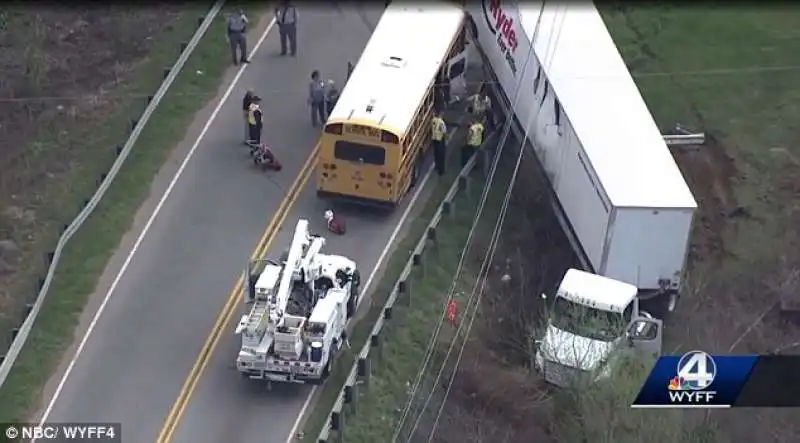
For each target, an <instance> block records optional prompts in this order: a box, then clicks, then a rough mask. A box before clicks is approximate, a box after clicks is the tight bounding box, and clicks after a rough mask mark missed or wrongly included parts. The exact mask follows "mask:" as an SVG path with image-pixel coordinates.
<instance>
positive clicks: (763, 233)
mask: <svg viewBox="0 0 800 443" xmlns="http://www.w3.org/2000/svg"><path fill="white" fill-rule="evenodd" d="M601 9H602V10H603V15H604V18H605V20H606V24H607V26H608V28H609V31H610V32H611V34H612V36H613V37H614V40H615V42H616V43H617V45H618V46H619V48H620V52H621V53H622V54H623V58H624V59H625V60H626V62H627V63H628V65H629V67H630V68H631V71H632V73H633V74H634V77H635V80H636V83H637V85H638V86H639V89H640V90H641V91H642V94H643V96H644V99H645V101H646V102H647V105H648V107H649V108H650V110H651V112H652V113H653V116H654V117H655V119H656V121H657V122H658V123H659V125H660V126H661V127H662V128H667V127H671V126H672V125H674V124H675V123H676V122H680V123H683V124H686V125H689V126H692V127H694V128H697V129H699V130H704V131H706V132H707V133H711V134H713V135H714V136H715V137H716V138H717V139H718V141H719V142H720V143H721V145H722V146H723V148H724V150H725V153H726V154H727V155H728V156H730V157H731V158H732V159H733V160H734V162H735V166H736V169H737V170H738V171H739V174H740V177H738V178H737V179H736V180H735V181H734V183H733V188H734V192H735V196H736V199H737V201H738V204H739V205H741V206H744V207H746V208H747V209H748V211H749V212H750V213H751V214H770V216H767V217H754V218H752V219H743V220H741V221H739V222H737V223H736V224H735V226H736V227H738V228H739V229H735V230H734V229H728V230H727V231H726V238H725V240H726V246H727V247H729V248H730V250H731V252H732V253H733V254H735V255H737V256H738V257H740V258H741V259H743V260H745V261H751V262H758V261H760V260H762V259H763V258H764V257H771V256H774V253H775V250H776V249H775V248H778V249H777V250H780V248H781V247H782V246H784V245H783V244H782V240H781V239H782V238H783V235H781V234H782V229H783V227H784V226H783V220H782V216H783V215H786V212H787V209H792V205H784V204H783V203H784V201H785V198H786V197H787V193H786V192H785V191H782V190H781V189H780V187H781V183H782V182H783V181H784V180H786V179H787V175H788V174H790V172H789V170H790V169H793V170H795V171H796V168H798V167H800V163H798V159H800V143H798V142H800V135H798V134H800V81H798V74H800V69H798V63H797V54H798V53H800V31H798V28H797V23H800V10H797V9H794V8H785V7H780V6H776V5H770V6H767V7H755V6H754V7H752V8H750V7H740V8H739V7H737V8H719V9H710V8H700V7H698V8H685V7H677V6H672V7H655V6H648V7H627V8H626V10H625V11H624V12H623V11H620V10H612V9H611V7H610V6H608V7H604V8H601ZM774 67H782V68H786V67H788V69H779V70H770V69H766V70H765V69H763V68H774ZM665 72H672V73H675V74H674V75H659V74H658V73H665ZM792 158H794V159H795V160H794V161H793V160H792ZM696 192H697V191H696ZM787 206H788V207H787ZM733 226H734V224H733V223H731V226H730V227H731V228H733Z"/></svg>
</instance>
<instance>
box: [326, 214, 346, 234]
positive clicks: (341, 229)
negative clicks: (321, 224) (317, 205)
mask: <svg viewBox="0 0 800 443" xmlns="http://www.w3.org/2000/svg"><path fill="white" fill-rule="evenodd" d="M325 221H326V222H328V230H329V231H331V232H333V233H334V234H336V235H344V233H345V232H347V227H346V226H345V223H344V219H343V218H342V217H341V216H338V215H335V214H334V213H333V211H331V210H330V209H328V210H327V211H325Z"/></svg>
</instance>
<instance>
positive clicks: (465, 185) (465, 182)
mask: <svg viewBox="0 0 800 443" xmlns="http://www.w3.org/2000/svg"><path fill="white" fill-rule="evenodd" d="M469 188H470V186H469V178H468V177H466V176H464V175H459V176H458V190H459V191H463V192H464V194H466V196H467V197H468V198H469V197H471V196H470V192H469Z"/></svg>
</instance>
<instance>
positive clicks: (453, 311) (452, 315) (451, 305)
mask: <svg viewBox="0 0 800 443" xmlns="http://www.w3.org/2000/svg"><path fill="white" fill-rule="evenodd" d="M457 318H458V302H456V299H454V298H451V299H450V301H448V302H447V321H449V322H450V324H451V325H455V324H456V319H457Z"/></svg>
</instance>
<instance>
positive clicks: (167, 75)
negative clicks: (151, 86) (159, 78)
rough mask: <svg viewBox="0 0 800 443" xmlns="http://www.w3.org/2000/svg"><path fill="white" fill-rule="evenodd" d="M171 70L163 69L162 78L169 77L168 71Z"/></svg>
mask: <svg viewBox="0 0 800 443" xmlns="http://www.w3.org/2000/svg"><path fill="white" fill-rule="evenodd" d="M171 70H172V68H164V78H167V77H169V71H171Z"/></svg>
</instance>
